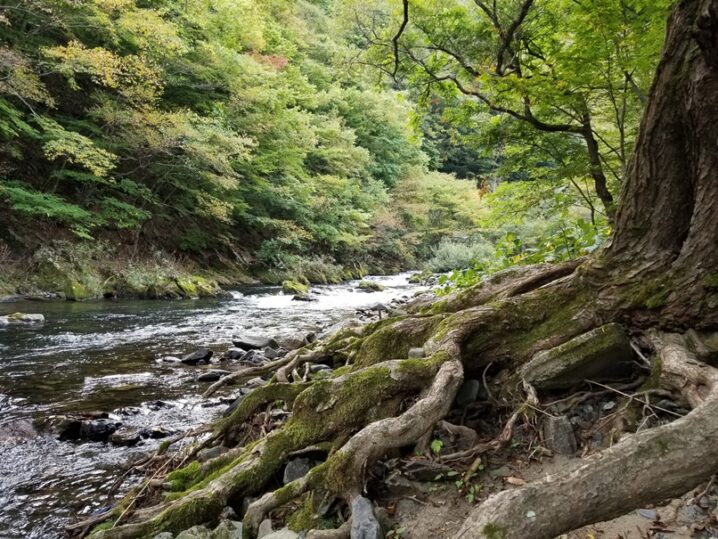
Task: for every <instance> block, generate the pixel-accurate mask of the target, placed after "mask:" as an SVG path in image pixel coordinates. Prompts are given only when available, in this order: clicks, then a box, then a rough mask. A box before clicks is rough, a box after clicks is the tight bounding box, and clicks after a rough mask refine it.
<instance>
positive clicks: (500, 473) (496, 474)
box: [489, 466, 511, 479]
mask: <svg viewBox="0 0 718 539" xmlns="http://www.w3.org/2000/svg"><path fill="white" fill-rule="evenodd" d="M489 475H490V476H491V478H492V479H499V478H503V477H510V476H511V468H509V467H508V466H501V467H499V468H494V469H492V470H489Z"/></svg>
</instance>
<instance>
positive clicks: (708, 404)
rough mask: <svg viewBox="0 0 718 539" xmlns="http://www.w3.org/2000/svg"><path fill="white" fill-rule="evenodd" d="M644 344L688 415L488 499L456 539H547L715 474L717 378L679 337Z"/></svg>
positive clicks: (667, 495)
mask: <svg viewBox="0 0 718 539" xmlns="http://www.w3.org/2000/svg"><path fill="white" fill-rule="evenodd" d="M651 340H652V341H653V342H654V344H655V345H656V347H657V349H658V351H659V357H660V361H661V382H662V383H663V384H665V385H667V386H669V387H671V388H673V389H675V390H678V391H680V392H681V394H682V395H683V396H684V398H685V399H686V400H687V401H688V402H689V403H690V404H691V405H692V406H694V409H693V411H691V413H689V414H688V415H687V416H685V417H682V418H680V419H678V420H676V421H674V422H672V423H669V424H666V425H663V426H661V427H657V428H655V429H652V430H647V431H643V432H640V433H638V434H635V435H633V436H630V437H627V438H625V439H624V440H622V441H621V442H619V443H618V444H616V445H615V446H613V447H611V448H610V449H606V450H605V451H602V452H600V453H597V454H595V455H593V456H591V457H589V458H587V459H586V462H585V464H583V465H582V466H581V467H579V468H577V469H575V470H573V471H570V472H565V473H560V474H557V475H555V476H551V477H547V478H546V479H544V480H542V481H538V482H535V483H531V484H528V485H526V486H524V487H522V488H519V489H516V490H510V491H503V492H501V493H499V494H497V495H495V496H492V497H491V498H489V499H488V500H487V501H486V502H484V503H483V504H481V506H480V507H478V508H477V509H476V510H474V512H473V513H472V514H471V515H470V516H469V518H468V519H467V520H466V522H465V523H464V525H463V527H462V528H461V530H460V531H459V533H458V534H457V535H456V537H457V539H458V538H462V539H468V538H483V539H495V538H497V537H501V538H504V539H512V538H516V539H518V538H525V537H531V538H532V539H543V538H546V539H549V538H552V537H555V536H557V535H559V534H561V533H564V532H566V531H569V530H571V529H575V528H577V527H580V526H583V525H586V524H589V523H593V522H597V521H601V520H607V519H610V518H614V517H616V516H619V515H622V514H625V513H626V511H628V510H630V509H631V508H634V507H640V506H642V505H644V504H647V503H657V502H660V501H662V500H665V499H667V498H670V497H673V496H678V495H681V494H683V493H685V492H686V491H688V490H690V489H691V488H693V487H695V486H696V485H698V484H700V483H701V482H702V481H704V480H705V479H706V478H707V477H709V476H710V475H712V474H714V473H716V471H718V444H716V440H718V411H717V410H718V371H717V370H716V369H714V368H713V367H710V366H708V365H706V364H703V363H700V362H699V361H697V360H696V359H695V357H694V356H693V354H692V353H691V352H689V351H688V350H687V348H686V346H685V343H684V339H683V338H682V337H681V336H679V335H659V334H653V335H652V336H651ZM686 463H689V465H686Z"/></svg>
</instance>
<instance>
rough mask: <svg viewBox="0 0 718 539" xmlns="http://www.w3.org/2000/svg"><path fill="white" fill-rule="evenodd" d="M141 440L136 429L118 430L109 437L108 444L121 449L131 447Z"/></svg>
mask: <svg viewBox="0 0 718 539" xmlns="http://www.w3.org/2000/svg"><path fill="white" fill-rule="evenodd" d="M141 439H142V438H141V437H140V433H139V431H138V430H137V429H119V430H117V431H115V432H113V433H112V434H111V435H110V443H111V444H112V445H118V446H121V447H131V446H133V445H136V444H137V443H139V441H140V440H141Z"/></svg>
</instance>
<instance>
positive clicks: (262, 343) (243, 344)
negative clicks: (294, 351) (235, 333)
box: [232, 335, 279, 350]
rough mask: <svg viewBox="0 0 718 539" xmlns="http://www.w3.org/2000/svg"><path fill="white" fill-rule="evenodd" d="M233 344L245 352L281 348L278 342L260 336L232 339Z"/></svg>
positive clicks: (244, 336)
mask: <svg viewBox="0 0 718 539" xmlns="http://www.w3.org/2000/svg"><path fill="white" fill-rule="evenodd" d="M232 344H234V346H236V347H238V348H243V349H244V350H261V349H262V348H266V347H267V346H269V347H270V348H279V345H278V344H277V341H275V340H274V339H270V338H268V337H260V336H258V335H243V336H241V337H235V338H234V339H232Z"/></svg>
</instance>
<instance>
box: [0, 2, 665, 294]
mask: <svg viewBox="0 0 718 539" xmlns="http://www.w3.org/2000/svg"><path fill="white" fill-rule="evenodd" d="M405 4H406V6H407V7H408V10H407V14H408V17H405V16H404V10H403V8H404V6H405ZM668 4H669V1H668V0H661V1H660V2H656V1H652V2H648V1H646V0H623V1H621V2H615V1H613V0H594V1H592V2H574V1H569V0H566V1H556V2H544V1H534V0H506V1H503V2H498V3H496V2H494V3H492V4H490V3H485V2H481V1H475V2H464V1H461V0H451V1H444V0H441V1H437V0H411V2H408V3H406V2H405V1H404V0H372V1H370V2H364V1H362V2H358V1H355V0H296V1H291V2H288V1H285V0H187V1H185V0H183V1H181V2H180V1H179V0H149V1H139V0H88V1H86V2H75V1H72V0H23V1H21V0H14V1H11V2H6V3H5V5H3V6H2V7H0V58H1V59H2V62H1V64H0V247H3V246H5V247H4V248H6V245H8V244H9V245H10V247H11V251H16V252H21V251H23V250H24V251H25V252H31V251H33V250H36V249H37V248H38V247H39V246H41V245H42V244H44V243H46V242H47V240H48V239H56V240H57V239H63V240H69V241H70V242H71V243H78V242H83V241H84V242H93V243H96V244H98V245H100V244H101V245H104V246H107V245H113V246H115V247H113V248H112V249H111V250H113V249H114V251H115V252H119V253H123V254H128V255H129V257H130V258H131V257H136V256H140V255H142V254H145V255H147V254H153V253H156V252H157V251H159V250H162V251H164V252H167V253H173V254H174V255H175V256H180V257H190V258H192V259H194V260H198V261H201V264H202V265H204V266H206V267H209V266H214V267H217V266H225V267H227V266H229V267H248V266H251V267H252V268H254V270H255V272H257V273H261V274H262V275H263V276H264V277H265V278H266V279H267V280H279V279H281V278H283V277H285V276H287V275H291V276H295V275H296V276H302V277H308V278H309V279H310V280H320V281H326V280H335V279H339V278H343V277H346V276H348V275H351V274H354V275H356V274H358V273H362V272H364V271H368V270H369V271H394V270H398V269H402V268H406V267H417V266H419V265H420V264H421V261H422V260H425V259H430V263H429V267H430V268H431V269H433V270H435V271H448V270H451V269H455V268H472V269H470V272H469V274H468V275H469V276H471V277H472V278H473V277H474V276H475V275H481V274H483V273H484V271H488V269H487V268H497V267H502V266H504V265H507V264H510V263H516V262H520V261H534V260H538V259H541V260H551V259H563V258H566V257H573V256H577V255H578V254H581V253H583V252H586V251H587V250H590V249H593V248H595V246H596V245H598V244H599V243H600V239H601V238H603V237H605V235H606V233H607V231H608V230H609V225H610V221H611V218H612V213H613V207H614V201H615V199H616V197H617V196H618V193H619V188H620V183H621V181H622V178H623V175H624V173H625V170H626V167H627V166H628V159H629V155H630V152H631V148H632V145H633V143H634V138H635V134H636V131H637V127H638V118H639V117H640V114H641V112H642V108H643V105H644V101H645V95H646V93H647V91H648V84H649V81H650V80H651V77H652V73H653V70H654V68H655V63H656V59H657V56H658V48H659V44H660V41H661V39H662V36H663V28H664V19H665V15H666V12H667V9H668ZM377 68H378V69H377ZM431 171H438V172H431ZM440 173H450V174H453V175H455V176H456V177H458V178H460V179H464V180H466V181H457V180H456V178H453V177H451V176H447V175H446V174H440ZM512 245H513V247H511V246H512ZM6 249H7V248H6ZM103 249H104V247H103ZM462 275H465V274H455V281H460V280H461V278H462V277H461V276H462Z"/></svg>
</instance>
